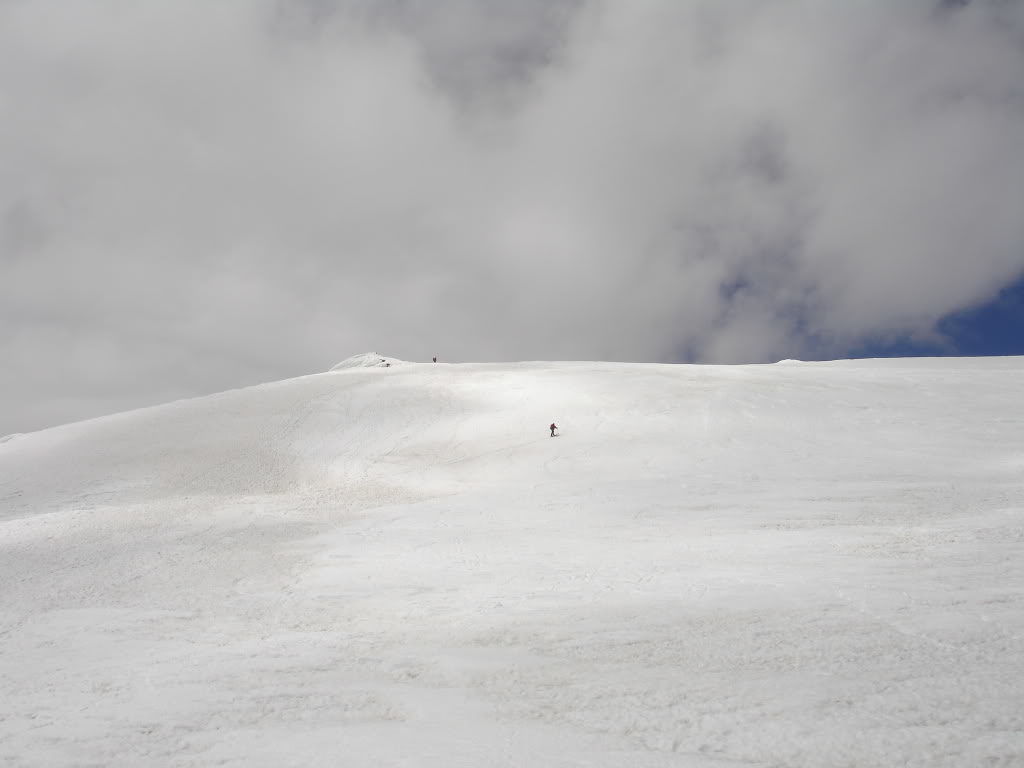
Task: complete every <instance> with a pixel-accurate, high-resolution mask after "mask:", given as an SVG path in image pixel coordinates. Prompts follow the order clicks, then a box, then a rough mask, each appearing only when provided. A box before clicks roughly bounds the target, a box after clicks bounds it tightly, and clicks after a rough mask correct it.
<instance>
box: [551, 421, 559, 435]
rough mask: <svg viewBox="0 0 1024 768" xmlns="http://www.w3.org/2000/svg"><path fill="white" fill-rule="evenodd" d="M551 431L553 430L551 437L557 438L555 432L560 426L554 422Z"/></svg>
mask: <svg viewBox="0 0 1024 768" xmlns="http://www.w3.org/2000/svg"><path fill="white" fill-rule="evenodd" d="M550 429H551V436H552V437H554V436H555V430H556V429H558V425H557V424H555V422H553V421H552V422H551V427H550Z"/></svg>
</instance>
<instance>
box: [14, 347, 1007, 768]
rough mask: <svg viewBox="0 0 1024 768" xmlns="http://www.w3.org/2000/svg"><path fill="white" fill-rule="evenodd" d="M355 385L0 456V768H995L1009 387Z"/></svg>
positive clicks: (706, 371) (848, 379)
mask: <svg viewBox="0 0 1024 768" xmlns="http://www.w3.org/2000/svg"><path fill="white" fill-rule="evenodd" d="M364 358H365V359H364ZM376 359H377V356H376V355H366V356H357V358H351V359H350V361H346V364H342V366H341V367H340V368H339V369H338V370H336V371H334V372H330V373H326V374H320V375H314V376H307V377H303V378H299V379H293V380H290V381H285V382H277V383H274V384H268V385H264V386H261V387H253V388H249V389H244V390H237V391H232V392H226V393H223V394H220V395H216V396H212V397H207V398H201V399H196V400H190V401H182V402H177V403H172V404H169V405H166V406H162V407H159V408H150V409H144V410H140V411H133V412H129V413H125V414H120V415H117V416H113V417H107V418H103V419H96V420H92V421H88V422H81V423H77V424H71V425H68V426H65V427H60V428H56V429H51V430H46V431H43V432H37V433H32V434H25V435H18V436H17V438H16V439H6V438H5V439H0V597H2V600H0V688H2V691H3V696H2V697H0V765H10V766H19V767H20V766H93V765H95V766H99V765H103V766H140V765H146V766H150V765H152V766H176V767H177V766H207V765H222V766H268V767H269V766H284V765H332V766H334V765H352V766H524V765H543V766H583V765H586V766H624V765H629V766H638V767H640V768H646V767H648V766H650V767H654V766H658V767H661V766H684V767H687V768H689V767H691V766H715V767H716V768H723V767H726V766H811V765H813V766H821V767H826V766H879V765H906V766H969V765H970V766H973V765H991V766H1017V765H1024V715H1022V714H1021V713H1024V693H1022V692H1021V691H1022V687H1021V685H1020V681H1021V680H1022V679H1024V589H1022V588H1024V556H1022V555H1024V504H1022V495H1021V494H1022V489H1024V482H1022V473H1024V439H1022V437H1021V435H1022V434H1024V433H1022V427H1024V410H1022V407H1021V405H1020V392H1021V390H1022V387H1021V385H1022V384H1024V359H1019V358H1006V359H978V360H950V359H947V360H888V361H844V362H836V363H801V362H797V361H787V362H786V363H785V364H784V365H774V366H667V365H632V364H610V363H520V364H507V365H444V364H442V365H429V364H428V365H416V364H408V363H401V361H393V360H392V359H390V358H388V360H389V361H391V362H394V363H395V364H394V365H392V366H390V367H388V368H383V367H380V366H376V367H373V366H371V367H366V366H370V364H371V363H374V362H375V361H376ZM552 420H554V421H556V422H557V423H558V424H559V427H560V428H561V432H562V436H561V437H560V438H558V439H551V438H550V437H549V436H548V433H547V424H548V423H550V422H551V421H552Z"/></svg>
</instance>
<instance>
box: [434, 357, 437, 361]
mask: <svg viewBox="0 0 1024 768" xmlns="http://www.w3.org/2000/svg"><path fill="white" fill-rule="evenodd" d="M434 362H435V363H436V362H437V355H434Z"/></svg>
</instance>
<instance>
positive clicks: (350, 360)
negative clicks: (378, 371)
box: [331, 352, 405, 371]
mask: <svg viewBox="0 0 1024 768" xmlns="http://www.w3.org/2000/svg"><path fill="white" fill-rule="evenodd" d="M404 362H405V361H404V360H396V359H395V358H393V357H384V356H383V355H378V354H377V353H376V352H364V353H363V354H361V355H353V356H352V357H346V358H345V359H344V360H342V361H341V362H340V363H338V364H337V365H335V366H334V367H333V368H331V370H332V371H345V370H348V369H349V368H390V367H391V366H392V365H395V364H396V363H404Z"/></svg>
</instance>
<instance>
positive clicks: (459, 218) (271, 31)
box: [0, 0, 1024, 434]
mask: <svg viewBox="0 0 1024 768" xmlns="http://www.w3.org/2000/svg"><path fill="white" fill-rule="evenodd" d="M1022 73H1024V3H1019V2H1012V1H1010V0H974V1H973V2H952V1H951V0H901V2H899V3H893V2H891V0H864V1H863V2H857V3H838V2H828V3H824V2H820V0H727V1H726V2H722V0H686V1H685V2H678V1H677V0H660V1H657V2H656V1H655V0H637V1H636V2H629V3H619V2H604V1H602V0H522V1H521V2H517V3H506V2H502V1H501V0H476V1H475V2H474V1H472V0H419V1H418V2H417V1H416V0H338V1H337V2H326V1H325V0H301V1H300V0H292V1H290V2H282V1H280V0H277V1H275V0H223V2H218V3H215V4H214V3H207V2H202V1H201V0H178V1H177V2H174V3H170V2H166V3H147V4H125V3H122V2H119V1H118V0H81V2H76V3H62V2H57V0H0V361H2V367H0V372H2V375H0V434H4V433H8V432H17V431H28V430H33V429H38V428H42V427H46V426H50V425H53V424H59V423H63V422H66V421H71V420H76V419H82V418H87V417H91V416H95V415H99V414H103V413H109V412H114V411H120V410H124V409H127V408H132V407H137V406H142V405H148V404H155V403H160V402H165V401H167V400H171V399H176V398H180V397H188V396H193V395H199V394H205V393H209V392H215V391H220V390H224V389H228V388H233V387H239V386H245V385H249V384H255V383H259V382H264V381H270V380H275V379H281V378H285V377H289V376H296V375H302V374H306V373H313V372H318V371H322V370H326V369H328V368H329V367H330V366H331V365H332V364H334V363H335V362H337V361H338V360H341V359H343V358H346V357H348V356H350V355H352V354H355V353H359V352H365V351H369V350H375V351H377V352H380V353H381V354H386V355H390V356H395V357H398V358H403V359H409V360H429V359H430V357H431V356H433V355H438V356H439V358H440V359H441V360H442V361H462V360H474V361H497V360H521V359H526V360H530V359H600V360H623V361H659V362H707V363H742V362H771V361H775V360H779V359H784V358H802V359H824V358H840V357H849V356H857V355H872V354H990V353H1000V354H1007V353H1017V354H1019V353H1022V352H1024V349H1022V348H1021V345H1024V343H1022V342H1019V341H1018V339H1020V338H1022V337H1021V335H1020V334H1016V333H1013V332H1012V330H1008V329H1016V328H1020V327H1021V324H1022V323H1021V318H1022V317H1024V314H1022V311H1021V309H1020V307H1021V301H1020V296H1021V294H1022V289H1021V285H1022V283H1021V282H1020V280H1021V278H1022V276H1024V215H1022V211H1024V76H1022ZM1014 297H1016V298H1014ZM994 337H998V338H999V339H1001V340H1002V342H1001V343H998V344H997V343H994Z"/></svg>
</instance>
